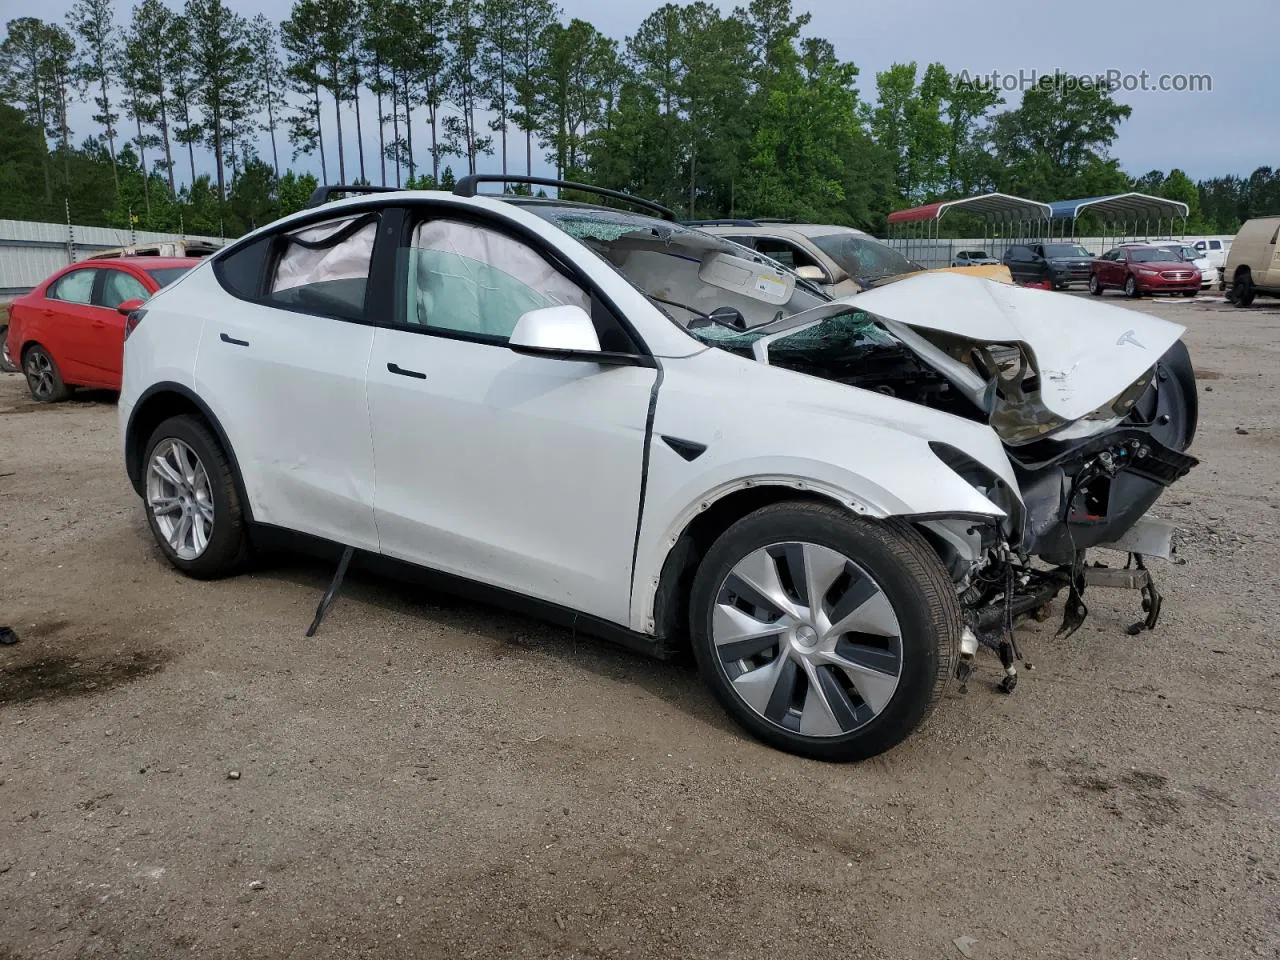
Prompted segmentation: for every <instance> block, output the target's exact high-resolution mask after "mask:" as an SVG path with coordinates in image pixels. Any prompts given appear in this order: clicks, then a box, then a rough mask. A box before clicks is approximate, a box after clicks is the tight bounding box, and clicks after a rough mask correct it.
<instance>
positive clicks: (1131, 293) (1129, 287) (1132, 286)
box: [1124, 273, 1139, 300]
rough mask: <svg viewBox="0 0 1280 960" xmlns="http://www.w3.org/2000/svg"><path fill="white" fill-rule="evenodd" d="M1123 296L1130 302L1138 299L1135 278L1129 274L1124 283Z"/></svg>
mask: <svg viewBox="0 0 1280 960" xmlns="http://www.w3.org/2000/svg"><path fill="white" fill-rule="evenodd" d="M1124 295H1125V296H1126V297H1128V298H1129V299H1130V300H1136V299H1138V297H1139V293H1138V281H1137V278H1135V277H1134V275H1133V274H1132V273H1131V274H1129V276H1127V277H1126V278H1125V281H1124Z"/></svg>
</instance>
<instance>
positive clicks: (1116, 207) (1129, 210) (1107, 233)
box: [1049, 193, 1190, 243]
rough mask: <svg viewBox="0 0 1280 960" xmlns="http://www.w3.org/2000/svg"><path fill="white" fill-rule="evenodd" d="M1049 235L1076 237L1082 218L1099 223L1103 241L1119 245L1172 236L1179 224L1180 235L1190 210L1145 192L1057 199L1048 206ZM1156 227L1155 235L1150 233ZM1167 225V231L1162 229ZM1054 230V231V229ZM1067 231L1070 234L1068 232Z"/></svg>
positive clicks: (1180, 204) (1173, 201)
mask: <svg viewBox="0 0 1280 960" xmlns="http://www.w3.org/2000/svg"><path fill="white" fill-rule="evenodd" d="M1049 208H1050V210H1051V211H1052V212H1051V213H1050V220H1051V225H1050V233H1051V235H1052V234H1053V233H1054V232H1056V233H1057V235H1058V236H1061V237H1064V238H1065V237H1075V236H1076V226H1077V224H1078V223H1079V221H1080V218H1081V217H1085V216H1088V217H1092V218H1095V219H1097V220H1098V221H1099V222H1100V225H1101V227H1102V235H1103V239H1104V240H1107V241H1108V242H1110V241H1111V240H1114V241H1115V242H1117V243H1118V242H1120V241H1121V240H1129V239H1140V238H1141V239H1146V238H1156V237H1159V238H1164V237H1173V236H1174V233H1175V231H1178V221H1179V220H1181V221H1182V225H1181V230H1180V231H1178V232H1179V236H1181V235H1182V234H1185V233H1186V230H1187V214H1188V213H1190V210H1189V208H1188V207H1187V205H1186V204H1185V203H1183V202H1182V201H1180V200H1170V199H1168V198H1167V197H1153V196H1151V195H1150V194H1146V193H1117V194H1113V195H1111V196H1109V197H1084V198H1082V199H1080V200H1058V201H1056V202H1054V203H1051V204H1049ZM1153 222H1154V224H1155V228H1156V229H1155V232H1154V233H1153V232H1152V230H1151V226H1152V223H1153ZM1166 225H1167V226H1168V231H1167V232H1166V230H1165V229H1164V228H1165V226H1166ZM1055 227H1056V228H1057V230H1056V231H1055V230H1054V228H1055ZM1068 230H1069V231H1070V232H1068Z"/></svg>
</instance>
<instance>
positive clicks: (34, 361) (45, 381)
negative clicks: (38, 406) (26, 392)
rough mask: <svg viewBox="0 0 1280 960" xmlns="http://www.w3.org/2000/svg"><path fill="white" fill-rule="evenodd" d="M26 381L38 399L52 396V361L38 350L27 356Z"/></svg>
mask: <svg viewBox="0 0 1280 960" xmlns="http://www.w3.org/2000/svg"><path fill="white" fill-rule="evenodd" d="M27 383H28V384H30V386H31V392H32V393H34V394H35V395H36V397H38V398H39V399H41V400H44V399H47V398H49V397H51V396H53V362H52V361H51V360H50V359H49V358H48V357H46V356H45V355H44V354H43V353H41V352H40V351H39V350H33V351H32V352H31V353H30V354H29V355H28V357H27Z"/></svg>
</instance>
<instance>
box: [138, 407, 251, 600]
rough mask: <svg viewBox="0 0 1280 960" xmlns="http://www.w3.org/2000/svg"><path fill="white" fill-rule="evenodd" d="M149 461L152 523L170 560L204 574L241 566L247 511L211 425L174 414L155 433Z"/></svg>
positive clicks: (245, 550)
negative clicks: (244, 508)
mask: <svg viewBox="0 0 1280 960" xmlns="http://www.w3.org/2000/svg"><path fill="white" fill-rule="evenodd" d="M143 464H144V467H143V469H144V470H145V475H144V478H143V480H144V498H145V502H146V508H147V523H148V524H149V525H150V527H151V532H152V533H153V534H154V535H155V538H156V542H157V543H159V544H160V549H161V550H162V551H163V552H164V555H165V557H166V558H167V559H168V560H169V562H170V563H171V564H173V565H174V566H175V567H177V568H178V569H179V570H181V571H182V572H183V573H185V574H187V575H188V576H191V577H199V578H202V579H203V578H211V577H221V576H226V575H227V574H230V573H234V572H236V570H238V569H239V568H240V566H241V565H242V564H243V562H244V559H245V557H246V555H247V553H248V535H247V531H246V529H245V520H244V511H243V509H242V508H241V504H240V496H239V493H238V492H237V490H236V483H235V475H234V473H233V472H232V468H231V464H230V462H229V461H228V459H227V456H226V453H225V452H224V451H223V449H222V447H221V446H219V444H218V441H217V439H216V438H215V437H214V436H213V434H212V432H211V431H210V430H209V428H208V426H206V425H205V423H204V422H203V421H202V420H200V419H198V418H196V417H192V416H179V417H171V418H169V419H168V420H166V421H164V422H163V423H161V424H160V426H158V427H157V428H156V430H155V432H154V433H152V435H151V439H150V440H149V441H148V443H147V453H146V459H145V460H144V461H143Z"/></svg>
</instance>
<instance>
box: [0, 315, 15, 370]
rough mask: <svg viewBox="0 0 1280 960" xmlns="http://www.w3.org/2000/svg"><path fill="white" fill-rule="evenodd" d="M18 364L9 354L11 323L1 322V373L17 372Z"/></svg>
mask: <svg viewBox="0 0 1280 960" xmlns="http://www.w3.org/2000/svg"><path fill="white" fill-rule="evenodd" d="M17 372H18V365H17V364H16V363H14V362H13V357H12V356H10V354H9V325H8V324H7V323H0V373H17Z"/></svg>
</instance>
